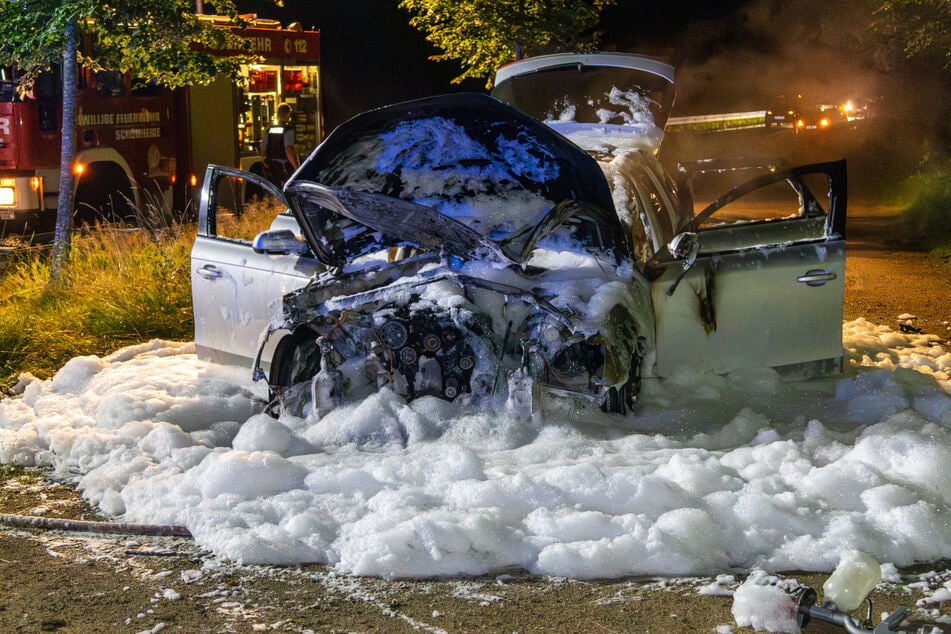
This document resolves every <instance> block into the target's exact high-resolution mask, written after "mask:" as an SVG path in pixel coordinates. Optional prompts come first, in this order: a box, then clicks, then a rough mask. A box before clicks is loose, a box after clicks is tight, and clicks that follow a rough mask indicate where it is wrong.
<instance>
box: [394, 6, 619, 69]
mask: <svg viewBox="0 0 951 634" xmlns="http://www.w3.org/2000/svg"><path fill="white" fill-rule="evenodd" d="M613 3H614V0H401V2H400V5H399V6H400V8H402V9H406V10H407V11H409V12H410V13H412V14H413V17H412V18H411V19H410V24H411V25H413V26H414V27H416V28H417V29H419V30H421V31H424V32H425V33H427V36H426V39H428V40H429V41H430V42H432V43H433V44H435V45H436V46H437V47H438V48H440V49H442V51H443V52H442V53H440V54H438V55H433V56H432V57H431V59H433V60H436V61H442V60H450V59H454V60H459V61H460V62H461V63H462V67H463V72H462V74H461V75H459V76H458V77H456V78H455V79H454V80H453V82H454V83H459V82H461V81H462V80H464V79H467V78H485V79H487V80H488V81H487V85H488V86H491V82H492V80H491V77H492V75H493V74H494V73H495V70H496V69H497V68H498V67H499V66H502V65H503V64H505V63H508V62H511V61H513V60H517V59H522V58H523V57H526V56H529V55H539V54H542V53H550V52H555V51H563V50H585V49H589V48H591V47H592V46H593V45H594V44H595V43H596V42H597V39H598V33H594V32H592V31H591V29H593V28H594V26H595V25H596V24H597V22H598V17H599V16H600V14H601V9H603V8H604V7H605V6H607V5H610V4H613Z"/></svg>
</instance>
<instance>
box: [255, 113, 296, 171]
mask: <svg viewBox="0 0 951 634" xmlns="http://www.w3.org/2000/svg"><path fill="white" fill-rule="evenodd" d="M291 114H292V111H291V107H290V105H289V104H286V103H282V104H281V105H279V106H278V107H277V121H275V123H274V125H272V126H271V127H270V128H268V130H267V134H266V135H265V136H264V138H263V139H261V147H260V152H261V156H262V157H263V158H264V173H265V174H266V175H267V177H268V180H270V181H271V182H272V183H274V184H276V185H278V186H283V185H284V182H285V181H286V180H287V179H288V178H289V177H290V175H291V174H293V173H294V170H296V169H297V168H298V166H299V165H300V163H299V161H298V160H297V153H296V152H295V151H294V124H293V123H292V122H291Z"/></svg>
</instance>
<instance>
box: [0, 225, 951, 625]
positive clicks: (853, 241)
mask: <svg viewBox="0 0 951 634" xmlns="http://www.w3.org/2000/svg"><path fill="white" fill-rule="evenodd" d="M849 234H850V238H849V241H848V247H849V252H848V264H847V271H846V290H845V318H846V319H848V320H851V319H855V318H858V317H864V318H865V319H868V320H869V321H871V322H874V323H879V324H885V325H888V326H891V327H893V328H894V329H895V330H898V329H899V327H900V324H899V320H898V318H899V316H901V315H902V314H904V313H908V314H912V315H915V317H916V318H915V319H914V320H911V321H910V322H908V323H907V325H906V327H911V328H917V329H920V330H922V331H924V332H928V333H932V334H935V335H937V336H938V337H939V338H941V339H942V340H943V341H947V340H948V339H949V336H951V330H949V328H948V327H949V323H948V322H949V320H951V265H949V263H948V262H947V261H944V260H942V259H940V258H937V257H934V256H931V255H928V254H925V253H919V252H915V251H913V250H910V248H909V247H910V246H911V245H909V244H908V243H907V240H903V238H902V236H903V232H902V223H901V218H900V215H898V213H897V211H896V210H893V209H886V208H874V207H873V208H864V209H862V210H860V212H859V213H857V214H855V213H853V214H852V217H851V219H850V227H849ZM0 513H11V514H26V515H41V516H44V517H62V518H70V519H86V520H89V519H98V518H97V515H96V513H95V511H94V510H93V509H90V508H89V507H88V506H87V505H86V504H85V503H83V502H82V500H81V499H80V498H79V496H78V495H77V494H76V492H75V490H73V489H72V488H71V487H69V486H65V485H62V484H58V483H55V482H51V481H49V480H48V479H46V478H45V477H44V476H43V474H42V473H39V472H35V471H23V470H18V469H13V468H10V467H0ZM949 566H951V562H934V563H932V564H931V565H929V566H925V567H921V568H918V569H908V570H903V571H901V572H902V575H903V578H902V582H901V583H896V584H881V585H880V586H879V587H878V588H877V589H876V590H875V592H874V593H873V594H872V600H873V601H874V605H875V617H876V620H877V619H878V617H879V615H880V614H881V612H890V611H892V610H894V609H895V608H896V607H897V606H898V605H899V604H904V605H908V606H915V602H916V601H918V600H919V599H921V598H922V597H925V596H929V595H930V594H932V591H933V590H934V589H935V588H937V587H939V586H942V585H943V584H945V583H951V572H949V571H948V568H949ZM789 576H793V577H795V578H797V579H798V580H799V581H800V582H801V583H803V584H806V585H809V586H810V587H813V588H819V587H820V586H821V585H822V582H823V581H824V580H825V576H824V575H815V574H801V575H797V574H795V573H790V575H789ZM713 581H714V580H713V579H698V578H690V579H625V580H616V581H605V582H580V581H571V580H565V579H549V578H537V577H531V576H528V575H523V574H506V575H498V576H495V577H489V578H478V579H459V580H447V581H385V580H380V579H363V578H353V577H341V576H337V575H335V574H333V573H332V572H331V571H330V570H328V569H327V568H325V567H322V566H306V567H295V568H276V567H255V566H240V565H236V564H233V563H229V562H222V561H220V560H217V559H216V558H214V557H211V556H209V555H208V554H207V553H203V552H201V551H199V550H197V549H196V547H195V545H194V544H193V543H192V542H191V541H189V540H185V539H174V538H151V537H135V538H129V537H119V536H101V535H100V536H97V535H90V534H82V533H65V532H60V531H36V530H19V529H13V528H0V631H2V632H90V631H110V632H113V631H114V632H136V633H138V632H158V631H168V632H202V631H214V632H257V631H286V632H306V631H314V632H403V631H405V632H409V631H418V630H422V631H430V632H440V631H446V632H475V631H486V632H521V633H525V632H551V631H563V632H639V633H649V632H656V633H667V632H679V633H690V632H706V633H709V632H714V631H723V632H728V631H736V632H748V631H750V630H745V629H739V628H733V627H732V624H733V617H732V615H731V613H730V609H731V607H732V599H731V597H730V596H725V595H723V594H709V593H708V592H709V590H710V584H711V583H712V582H713ZM741 581H742V579H741V578H727V577H724V578H721V579H720V584H719V586H718V587H719V588H722V589H725V590H726V591H729V590H732V589H734V588H735V587H736V586H737V585H738V584H739V582H741ZM704 588H708V589H707V590H703V589H704ZM713 588H714V589H716V588H717V586H714V587H713ZM702 590H703V592H704V593H703V594H701V591H702ZM949 615H951V604H949V603H944V604H934V605H922V606H921V607H919V608H918V609H916V611H915V615H914V623H915V625H914V626H913V627H912V628H911V629H912V630H914V629H917V627H918V626H919V625H920V624H923V623H931V624H934V625H937V626H938V627H940V628H943V629H944V631H946V632H951V616H949ZM718 626H724V627H723V629H722V630H717V628H718ZM728 626H729V627H728ZM807 631H808V632H835V631H839V632H841V631H842V630H838V629H836V628H832V627H831V626H828V627H827V626H823V625H822V624H819V625H810V626H809V628H808V630H807Z"/></svg>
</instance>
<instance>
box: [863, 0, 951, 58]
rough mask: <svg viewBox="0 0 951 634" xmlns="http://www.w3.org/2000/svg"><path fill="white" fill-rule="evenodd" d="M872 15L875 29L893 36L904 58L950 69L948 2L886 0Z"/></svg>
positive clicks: (950, 33) (950, 26)
mask: <svg viewBox="0 0 951 634" xmlns="http://www.w3.org/2000/svg"><path fill="white" fill-rule="evenodd" d="M876 16H877V26H878V27H879V29H880V30H881V31H884V32H885V33H887V34H889V35H893V36H895V37H896V38H897V39H898V41H899V42H900V43H901V45H902V47H903V48H904V51H905V54H906V55H907V56H908V57H920V58H925V59H933V60H934V61H936V62H937V63H938V64H940V65H941V66H942V67H943V68H944V69H945V70H951V1H949V0H886V2H884V3H883V4H882V5H881V7H879V9H878V11H877V12H876Z"/></svg>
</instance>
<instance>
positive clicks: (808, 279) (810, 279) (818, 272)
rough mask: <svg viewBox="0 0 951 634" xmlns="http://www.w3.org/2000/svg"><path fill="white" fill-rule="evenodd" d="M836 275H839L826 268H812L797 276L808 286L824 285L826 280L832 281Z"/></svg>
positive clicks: (798, 279)
mask: <svg viewBox="0 0 951 634" xmlns="http://www.w3.org/2000/svg"><path fill="white" fill-rule="evenodd" d="M836 277H838V276H837V275H836V274H835V273H832V272H831V271H826V270H825V269H810V270H808V271H806V274H805V275H800V276H799V277H797V278H796V281H797V282H799V283H801V284H805V285H807V286H822V285H824V284H825V283H826V282H831V281H832V280H834V279H835V278H836Z"/></svg>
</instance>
